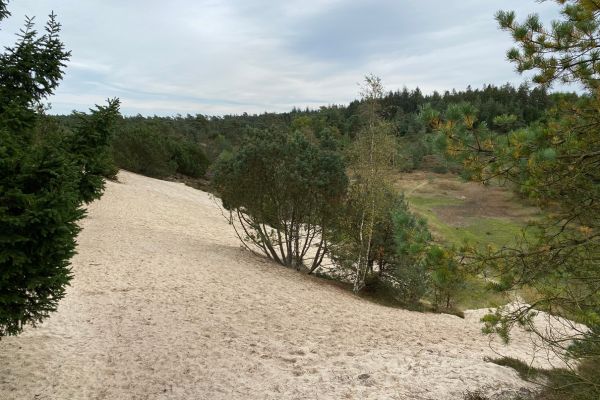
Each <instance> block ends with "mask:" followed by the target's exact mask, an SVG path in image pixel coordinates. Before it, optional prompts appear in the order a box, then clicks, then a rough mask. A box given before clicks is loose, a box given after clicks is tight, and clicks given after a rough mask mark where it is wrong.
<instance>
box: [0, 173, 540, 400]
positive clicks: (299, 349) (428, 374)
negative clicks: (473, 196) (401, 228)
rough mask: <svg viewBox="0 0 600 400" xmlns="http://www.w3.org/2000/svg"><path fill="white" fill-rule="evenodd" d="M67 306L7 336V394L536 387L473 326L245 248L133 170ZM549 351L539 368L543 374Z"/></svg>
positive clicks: (326, 395)
mask: <svg viewBox="0 0 600 400" xmlns="http://www.w3.org/2000/svg"><path fill="white" fill-rule="evenodd" d="M119 181H120V182H119V183H115V182H108V184H107V190H106V193H105V195H104V197H103V198H102V199H101V200H100V201H98V202H95V203H93V204H92V205H91V206H90V207H89V214H88V217H87V218H86V219H85V220H84V221H83V222H82V226H83V231H82V232H81V234H80V236H79V238H78V243H79V247H78V254H77V255H76V256H75V258H74V259H73V272H74V279H73V282H72V285H71V287H70V288H69V289H68V294H67V297H66V298H65V299H64V300H63V301H62V303H61V305H60V307H59V311H58V312H57V313H55V314H53V315H52V316H51V317H50V318H49V319H48V320H47V321H46V322H44V324H42V325H41V326H40V327H37V328H27V329H26V331H25V332H24V333H23V334H22V335H21V336H18V337H10V338H5V339H3V340H2V341H0V398H2V399H7V400H8V399H15V400H16V399H19V400H21V399H344V398H345V399H456V398H460V397H461V395H462V393H463V392H465V391H466V390H476V389H483V390H484V391H485V392H486V393H488V394H491V395H494V394H498V393H501V392H503V391H505V390H507V389H510V390H514V391H518V390H519V389H520V388H531V387H532V386H531V385H530V384H528V383H526V382H524V381H522V380H520V379H519V378H518V376H517V374H516V373H515V372H514V371H513V370H511V369H510V368H506V367H501V366H498V365H495V364H493V363H489V362H486V361H485V358H486V357H497V356H498V353H497V352H500V353H502V354H505V355H510V356H516V357H520V358H522V359H524V360H526V361H530V360H531V359H532V356H533V352H534V349H533V348H532V347H531V344H530V342H529V341H528V340H527V335H526V334H524V333H520V334H517V335H516V336H515V338H514V341H513V343H512V344H511V345H510V346H509V347H504V346H502V345H501V344H499V343H498V341H492V342H490V339H489V338H488V337H484V336H483V335H481V333H480V331H481V325H480V323H479V322H478V320H479V317H480V316H481V312H472V313H467V315H466V318H465V319H464V320H463V319H460V318H458V317H455V316H450V315H435V314H420V313H416V312H410V311H405V310H399V309H392V308H386V307H383V306H379V305H376V304H373V303H369V302H367V301H365V300H362V299H359V298H356V297H355V296H353V295H352V294H350V293H348V292H345V291H343V290H341V289H339V288H336V287H333V286H331V285H328V284H326V283H324V282H321V281H319V280H318V279H316V278H313V277H308V276H306V275H304V274H300V273H297V272H295V271H292V270H288V269H285V268H283V267H279V266H277V265H275V264H273V263H271V262H268V261H266V260H265V259H262V258H260V257H257V256H254V255H252V254H250V253H249V252H248V251H246V250H243V249H242V248H241V247H240V244H239V243H238V242H237V239H236V238H235V236H234V234H233V232H232V229H231V227H230V226H229V225H228V224H227V222H226V220H225V219H224V218H223V216H222V215H221V213H220V211H219V209H218V207H217V206H216V204H215V201H214V199H212V198H211V196H210V195H208V194H207V193H204V192H200V191H197V190H194V189H192V188H189V187H187V186H184V185H183V184H178V183H173V182H165V181H160V180H155V179H151V178H146V177H142V176H139V175H136V174H132V173H128V172H125V171H122V172H121V173H120V174H119ZM543 356H544V355H543V354H542V355H541V358H540V357H538V358H537V359H536V360H535V362H534V363H535V364H536V365H540V366H546V365H547V361H545V359H544V357H543Z"/></svg>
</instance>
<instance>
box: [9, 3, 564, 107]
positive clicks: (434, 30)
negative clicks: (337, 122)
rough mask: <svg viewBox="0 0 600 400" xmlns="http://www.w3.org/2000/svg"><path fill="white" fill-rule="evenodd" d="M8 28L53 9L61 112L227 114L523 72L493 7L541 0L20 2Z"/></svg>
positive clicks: (551, 9)
mask: <svg viewBox="0 0 600 400" xmlns="http://www.w3.org/2000/svg"><path fill="white" fill-rule="evenodd" d="M9 6H10V9H11V11H12V13H13V17H12V18H11V19H10V20H8V23H5V24H4V25H3V26H2V37H1V38H0V44H4V45H6V44H8V43H9V42H10V40H13V39H14V36H11V35H9V34H8V32H17V31H18V29H19V27H20V25H21V22H22V21H23V15H24V14H29V15H37V16H38V22H40V23H41V22H42V21H43V16H44V15H47V14H49V12H50V11H51V10H52V8H54V11H55V12H56V13H57V14H58V16H59V20H60V21H61V22H62V24H63V34H62V38H63V40H64V42H65V44H66V46H67V48H69V49H70V50H72V58H71V61H70V62H69V64H68V69H67V73H66V76H65V79H64V81H63V82H62V85H61V87H60V88H59V89H58V91H57V93H56V95H55V96H53V97H52V99H51V100H50V101H51V102H52V104H53V107H54V108H53V110H54V112H57V113H67V112H70V111H71V110H72V109H78V110H86V109H87V108H89V107H90V106H93V104H94V103H101V102H103V101H104V99H106V98H110V97H119V98H121V99H122V104H123V106H122V109H123V112H124V113H126V114H137V113H142V114H150V115H151V114H159V115H161V114H162V115H165V114H166V115H173V114H176V113H181V114H185V113H191V114H195V113H202V114H227V113H242V112H250V113H252V112H263V111H287V110H289V109H291V108H292V107H294V106H297V107H306V106H311V107H318V106H319V105H325V104H340V103H348V102H349V101H351V100H352V99H354V98H356V97H357V92H358V90H357V86H356V83H357V82H358V81H360V80H361V79H362V77H363V76H364V75H365V74H366V73H371V72H372V73H375V74H377V75H379V76H381V77H382V79H383V81H384V83H385V84H386V86H387V88H388V89H390V90H393V89H397V88H400V87H402V86H404V85H406V86H408V87H415V86H420V87H421V89H422V90H424V91H426V92H427V91H432V90H434V89H437V90H447V89H451V88H454V87H455V88H458V89H460V88H464V87H466V86H467V85H469V84H471V85H472V86H475V87H477V86H481V85H482V84H484V83H495V84H503V83H505V82H507V81H511V82H515V83H516V82H520V81H521V80H522V79H523V78H522V77H519V76H518V75H516V74H515V73H514V71H513V67H512V66H511V65H510V64H509V63H508V62H506V61H505V51H506V50H507V49H508V48H509V47H510V45H511V39H510V37H509V35H508V34H507V33H505V32H500V31H499V30H498V29H497V24H496V23H495V21H494V18H493V15H494V13H495V11H496V10H497V9H499V8H503V9H514V10H516V11H517V13H518V15H520V16H521V17H524V16H526V15H527V14H529V13H531V12H539V13H540V14H541V16H542V19H544V20H548V19H551V18H553V17H555V16H556V15H557V6H556V4H555V3H553V2H545V3H541V4H540V3H537V2H536V1H535V0H486V1H481V0H460V1H458V0H454V1H442V0H419V1H418V0H403V1H393V0H378V1H367V0H288V1H285V2H273V1H267V0H222V1H219V0H202V1H196V0H172V1H170V2H169V3H164V2H159V1H157V0H130V1H126V2H125V1H122V0H103V1H95V2H83V1H78V0H61V1H60V2H56V1H51V0H21V1H19V2H11V3H10V4H9Z"/></svg>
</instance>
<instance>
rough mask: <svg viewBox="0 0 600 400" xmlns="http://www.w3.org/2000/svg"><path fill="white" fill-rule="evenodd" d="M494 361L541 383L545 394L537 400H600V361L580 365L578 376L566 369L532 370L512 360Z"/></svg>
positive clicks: (505, 358)
mask: <svg viewBox="0 0 600 400" xmlns="http://www.w3.org/2000/svg"><path fill="white" fill-rule="evenodd" d="M490 361H491V362H493V363H494V364H498V365H502V366H504V367H509V368H512V369H514V370H515V371H517V373H518V374H519V376H520V377H521V379H524V380H528V381H533V382H537V383H540V384H541V385H542V386H541V391H540V392H539V393H538V394H536V395H535V397H534V399H535V400H598V399H600V386H599V385H600V384H599V383H598V382H600V358H596V359H588V360H584V361H583V362H582V363H581V364H580V365H579V367H578V369H577V374H575V373H573V372H572V371H569V370H566V369H551V370H545V369H537V368H532V367H530V366H529V365H527V364H526V363H524V362H523V361H521V360H518V359H516V358H512V357H502V358H498V359H492V360H490ZM594 385H595V386H594Z"/></svg>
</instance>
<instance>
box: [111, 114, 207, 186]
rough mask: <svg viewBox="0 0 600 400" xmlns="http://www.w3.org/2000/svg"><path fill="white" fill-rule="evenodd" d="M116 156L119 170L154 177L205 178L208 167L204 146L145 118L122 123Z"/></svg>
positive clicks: (113, 152)
mask: <svg viewBox="0 0 600 400" xmlns="http://www.w3.org/2000/svg"><path fill="white" fill-rule="evenodd" d="M112 156H113V159H114V163H115V164H116V166H117V167H119V168H123V169H126V170H128V171H131V172H136V173H139V174H142V175H146V176H151V177H154V178H166V177H169V176H173V175H175V174H182V175H186V176H189V177H192V178H202V177H203V176H204V174H205V173H206V170H207V168H208V159H207V157H206V155H205V153H204V151H203V149H202V147H201V146H200V144H198V143H196V142H195V141H193V139H191V138H189V137H186V136H182V135H180V134H179V133H178V132H177V131H174V130H172V129H171V128H170V127H169V126H168V125H165V126H163V123H162V122H156V121H152V120H145V119H141V118H135V119H124V120H121V121H120V123H119V129H118V133H117V135H116V136H115V138H114V140H113V142H112Z"/></svg>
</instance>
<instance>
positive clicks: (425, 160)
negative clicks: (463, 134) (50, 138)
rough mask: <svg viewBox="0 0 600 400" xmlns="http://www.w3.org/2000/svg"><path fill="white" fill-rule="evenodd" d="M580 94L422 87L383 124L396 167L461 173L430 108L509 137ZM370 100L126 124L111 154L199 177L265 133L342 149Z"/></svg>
mask: <svg viewBox="0 0 600 400" xmlns="http://www.w3.org/2000/svg"><path fill="white" fill-rule="evenodd" d="M565 98H567V99H570V100H574V99H576V98H577V95H575V94H564V93H560V94H559V93H553V94H551V93H548V92H547V91H546V90H545V89H544V88H540V87H535V88H533V89H532V88H530V87H529V86H527V85H526V84H522V85H520V86H519V87H514V86H512V85H510V84H506V85H503V86H494V85H486V86H484V87H483V88H481V89H471V88H470V87H469V88H467V89H466V90H462V91H456V90H453V91H446V92H444V93H443V94H440V93H438V92H433V93H432V94H423V93H422V92H421V90H420V89H419V88H416V89H414V90H408V89H407V88H404V89H402V90H398V91H394V92H387V93H384V94H383V95H382V98H381V101H380V106H379V109H378V117H380V118H382V119H383V120H384V121H386V122H388V123H389V124H390V126H391V131H390V132H391V133H392V135H393V136H394V137H396V138H397V141H398V157H397V158H396V167H397V168H398V169H399V170H401V171H411V170H415V169H425V170H432V171H434V172H446V171H448V170H451V171H454V172H460V170H461V166H460V165H457V164H456V163H452V162H450V161H448V160H447V159H446V158H445V157H444V156H443V151H442V150H441V147H440V144H439V143H437V142H436V138H435V137H434V136H433V135H430V133H431V131H432V130H431V129H430V128H431V127H430V126H429V125H428V123H427V121H424V120H423V118H422V117H421V115H422V110H423V109H424V108H427V109H432V110H436V111H438V112H440V113H443V112H446V110H448V109H449V108H451V107H453V106H457V105H460V104H465V103H468V104H470V105H471V106H472V107H473V108H474V109H475V110H477V114H476V124H477V125H485V126H486V127H487V128H488V129H490V130H493V131H498V132H505V131H506V129H513V128H520V127H525V126H528V125H530V124H532V123H534V122H536V121H540V120H542V119H543V118H544V115H545V113H546V112H547V111H548V110H549V109H551V108H552V107H554V106H556V105H557V104H558V103H559V102H560V101H561V100H563V99H565ZM363 103H364V100H362V99H361V100H355V101H353V102H351V103H350V104H349V105H347V106H340V105H331V106H323V107H321V108H319V109H318V110H310V109H305V110H301V109H293V110H291V111H289V112H284V113H264V114H255V115H249V114H246V113H244V114H242V115H226V116H222V117H217V116H205V115H201V114H197V115H187V116H176V117H157V116H154V117H143V116H140V115H138V116H134V117H123V118H122V119H121V120H120V121H119V122H118V126H117V129H116V132H117V133H116V135H115V138H114V141H113V145H112V154H113V159H114V162H115V165H116V167H118V168H124V169H127V170H130V171H133V172H137V173H140V174H143V175H147V176H152V177H159V178H165V177H169V176H173V175H177V174H181V175H185V176H189V177H192V178H200V177H203V176H204V175H205V173H206V172H207V170H208V166H209V165H210V164H212V163H213V162H214V161H215V160H217V159H218V158H219V157H227V156H229V155H230V154H231V152H232V151H233V149H235V148H237V147H238V146H239V145H240V143H241V142H242V141H243V139H244V137H246V136H248V135H253V134H254V133H255V132H257V131H262V130H267V129H269V130H280V131H297V130H299V131H302V130H304V131H311V132H316V133H318V134H321V133H323V132H327V133H328V134H331V136H332V137H333V138H335V140H337V141H338V142H339V145H340V146H341V147H345V146H347V145H349V144H350V143H351V142H352V141H353V140H354V139H355V138H356V137H357V135H358V134H359V132H360V129H361V121H362V119H363V116H362V115H361V112H360V109H361V105H362V104H363ZM56 118H57V120H59V121H60V123H61V124H62V125H63V126H66V127H71V126H72V125H73V124H74V121H75V120H74V117H73V116H59V117H56Z"/></svg>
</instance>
